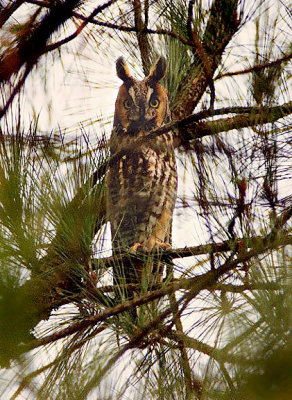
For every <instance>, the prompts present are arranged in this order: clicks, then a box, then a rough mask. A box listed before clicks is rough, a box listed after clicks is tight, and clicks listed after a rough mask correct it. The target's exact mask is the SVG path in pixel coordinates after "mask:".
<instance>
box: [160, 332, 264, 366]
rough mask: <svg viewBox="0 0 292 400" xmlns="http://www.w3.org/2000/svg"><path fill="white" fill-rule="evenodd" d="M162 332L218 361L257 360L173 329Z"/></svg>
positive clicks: (245, 363) (251, 363) (248, 363)
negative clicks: (213, 345) (229, 351)
mask: <svg viewBox="0 0 292 400" xmlns="http://www.w3.org/2000/svg"><path fill="white" fill-rule="evenodd" d="M161 333H162V334H163V333H164V335H165V336H166V337H168V338H169V339H171V340H173V341H175V342H178V343H184V345H185V346H186V347H188V348H191V349H195V350H197V351H199V352H200V353H203V354H206V355H207V356H209V357H211V358H214V359H215V360H216V361H218V362H224V363H225V362H228V363H231V364H242V365H247V366H250V365H253V364H254V363H255V362H257V360H248V359H246V358H245V357H242V356H238V355H236V354H233V353H232V354H230V353H228V352H227V351H225V350H223V349H218V348H215V347H212V346H210V345H208V344H207V343H203V342H201V341H200V340H197V339H195V338H192V337H190V336H188V335H186V334H185V333H183V332H180V331H175V330H171V331H170V330H165V332H163V331H162V332H161Z"/></svg>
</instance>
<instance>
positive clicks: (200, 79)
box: [172, 0, 238, 120]
mask: <svg viewBox="0 0 292 400" xmlns="http://www.w3.org/2000/svg"><path fill="white" fill-rule="evenodd" d="M237 5H238V0H232V1H230V0H214V2H213V4H212V6H211V10H210V17H209V20H208V23H207V26H206V29H205V33H204V35H203V43H202V46H203V48H204V51H206V52H207V54H208V65H210V71H211V73H210V74H209V76H207V75H206V71H205V69H204V68H203V66H202V61H201V60H200V57H199V56H197V57H195V60H194V62H193V64H192V65H191V67H190V70H189V71H188V73H187V74H186V77H185V78H184V79H183V80H182V82H181V84H180V87H179V90H178V92H177V94H176V99H175V101H174V106H173V109H172V116H173V119H175V120H181V119H182V118H185V117H186V116H187V115H189V114H191V113H192V112H193V110H194V109H195V107H196V105H197V104H198V102H199V100H200V99H201V97H202V95H203V94H204V92H205V90H206V87H207V86H208V85H209V82H210V79H211V78H213V75H214V72H215V70H216V69H217V67H218V65H220V63H221V58H222V55H223V52H224V49H225V47H226V46H227V44H228V43H229V42H230V40H231V39H232V37H233V35H234V34H235V32H236V31H237V29H238V21H237V18H236V15H235V12H236V8H237Z"/></svg>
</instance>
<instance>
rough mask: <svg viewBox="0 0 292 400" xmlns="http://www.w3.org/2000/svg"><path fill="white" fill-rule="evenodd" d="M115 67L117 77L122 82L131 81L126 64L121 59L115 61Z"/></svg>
mask: <svg viewBox="0 0 292 400" xmlns="http://www.w3.org/2000/svg"><path fill="white" fill-rule="evenodd" d="M116 67H117V75H118V77H119V78H120V79H121V80H122V81H124V82H129V81H131V80H132V79H133V78H132V75H131V74H130V71H129V68H128V66H127V64H126V61H125V60H124V58H123V57H119V58H118V59H117V61H116Z"/></svg>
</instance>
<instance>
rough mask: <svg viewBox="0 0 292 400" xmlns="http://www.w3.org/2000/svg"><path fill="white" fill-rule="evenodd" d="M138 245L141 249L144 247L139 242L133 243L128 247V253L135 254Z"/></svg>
mask: <svg viewBox="0 0 292 400" xmlns="http://www.w3.org/2000/svg"><path fill="white" fill-rule="evenodd" d="M139 247H141V249H143V248H144V247H143V245H142V244H141V243H139V242H136V243H134V244H133V246H131V247H130V249H129V253H130V254H136V253H137V250H138V249H139ZM141 249H139V250H140V251H141Z"/></svg>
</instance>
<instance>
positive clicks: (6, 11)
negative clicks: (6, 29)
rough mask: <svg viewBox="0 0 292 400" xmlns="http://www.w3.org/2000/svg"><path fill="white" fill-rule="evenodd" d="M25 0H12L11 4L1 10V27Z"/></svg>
mask: <svg viewBox="0 0 292 400" xmlns="http://www.w3.org/2000/svg"><path fill="white" fill-rule="evenodd" d="M24 2H25V0H16V1H13V2H11V4H9V5H7V6H6V7H4V8H3V9H2V10H1V12H0V28H2V26H3V25H4V24H5V22H6V21H7V20H8V19H9V18H10V17H11V15H12V14H13V13H14V11H16V10H17V9H18V8H19V7H20V6H21V5H22V4H23V3H24Z"/></svg>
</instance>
